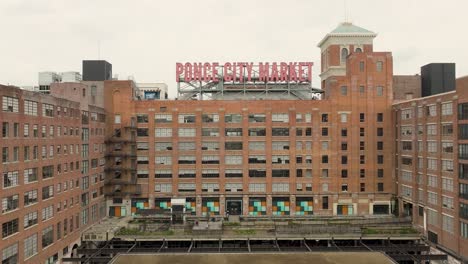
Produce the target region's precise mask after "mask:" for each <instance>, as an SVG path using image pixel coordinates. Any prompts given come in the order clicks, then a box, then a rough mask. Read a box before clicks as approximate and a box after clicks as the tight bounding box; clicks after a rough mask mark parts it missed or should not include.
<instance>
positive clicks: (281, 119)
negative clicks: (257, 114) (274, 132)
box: [271, 114, 289, 123]
mask: <svg viewBox="0 0 468 264" xmlns="http://www.w3.org/2000/svg"><path fill="white" fill-rule="evenodd" d="M271 121H272V122H273V123H275V122H278V123H288V122H289V115H288V114H272V115H271Z"/></svg>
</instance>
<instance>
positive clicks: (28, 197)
mask: <svg viewBox="0 0 468 264" xmlns="http://www.w3.org/2000/svg"><path fill="white" fill-rule="evenodd" d="M35 203H37V189H36V190H31V191H28V192H25V193H24V206H28V205H31V204H35Z"/></svg>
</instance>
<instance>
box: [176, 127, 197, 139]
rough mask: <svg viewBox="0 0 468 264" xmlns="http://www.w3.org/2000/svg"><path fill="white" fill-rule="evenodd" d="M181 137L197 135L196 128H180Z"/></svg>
mask: <svg viewBox="0 0 468 264" xmlns="http://www.w3.org/2000/svg"><path fill="white" fill-rule="evenodd" d="M178 134H179V137H194V136H195V135H196V129H195V128H179V133H178Z"/></svg>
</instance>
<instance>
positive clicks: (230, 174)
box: [224, 169, 242, 178]
mask: <svg viewBox="0 0 468 264" xmlns="http://www.w3.org/2000/svg"><path fill="white" fill-rule="evenodd" d="M224 176H225V177H226V178H241V177H242V170H240V169H226V170H225V171H224Z"/></svg>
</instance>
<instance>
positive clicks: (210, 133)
mask: <svg viewBox="0 0 468 264" xmlns="http://www.w3.org/2000/svg"><path fill="white" fill-rule="evenodd" d="M202 136H203V137H219V128H202Z"/></svg>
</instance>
